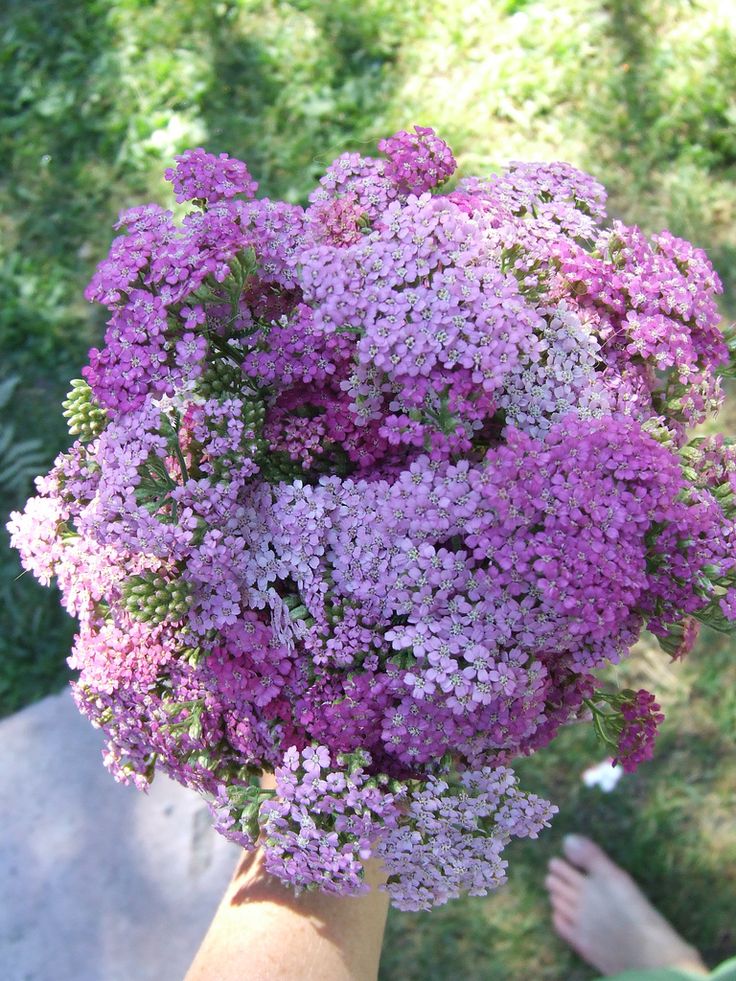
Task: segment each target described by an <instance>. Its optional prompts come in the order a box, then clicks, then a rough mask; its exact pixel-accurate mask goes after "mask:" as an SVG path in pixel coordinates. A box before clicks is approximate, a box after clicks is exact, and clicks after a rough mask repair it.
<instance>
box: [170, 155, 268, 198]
mask: <svg viewBox="0 0 736 981" xmlns="http://www.w3.org/2000/svg"><path fill="white" fill-rule="evenodd" d="M175 159H176V167H169V168H168V170H166V172H165V174H164V176H165V177H166V180H167V181H171V183H172V184H173V185H174V193H175V194H176V200H177V201H179V202H181V201H197V200H201V201H207V203H208V204H214V203H215V202H216V201H222V200H223V199H225V198H234V197H235V195H236V194H242V195H243V196H244V197H246V198H252V197H254V196H255V193H256V191H257V190H258V184H257V183H256V182H255V181H254V180H253V178H252V177H251V176H250V174H249V173H248V168H247V167H246V165H245V164H244V163H243V162H242V160H234V159H232V158H231V157H230V156H228V154H227V153H221V154H220V155H219V157H216V156H215V155H214V154H212V153H207V152H206V151H205V150H204V149H203V148H202V147H197V149H196V150H186V151H185V152H184V153H182V154H181V155H180V156H178V157H176V158H175Z"/></svg>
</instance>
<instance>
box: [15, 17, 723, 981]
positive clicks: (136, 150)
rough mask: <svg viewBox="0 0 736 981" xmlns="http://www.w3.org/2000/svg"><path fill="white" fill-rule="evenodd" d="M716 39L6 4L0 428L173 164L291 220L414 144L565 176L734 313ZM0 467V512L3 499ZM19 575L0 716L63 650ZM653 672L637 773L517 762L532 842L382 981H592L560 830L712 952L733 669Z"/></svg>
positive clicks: (522, 21)
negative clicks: (245, 190)
mask: <svg viewBox="0 0 736 981" xmlns="http://www.w3.org/2000/svg"><path fill="white" fill-rule="evenodd" d="M735 20H736V14H735V13H734V10H733V5H732V4H731V3H730V2H726V0H723V2H719V0H711V2H702V3H699V2H697V0H693V2H686V0H681V2H680V0H660V2H658V3H657V2H654V0H610V2H608V3H596V2H592V0H570V2H556V0H555V2H552V0H550V2H531V0H529V2H524V0H505V2H501V0H498V2H488V0H486V2H481V0H476V2H472V0H447V2H444V3H442V4H437V3H434V2H430V0H362V2H360V3H356V2H352V0H351V2H347V0H331V2H325V0H322V2H320V0H294V2H291V3H287V2H275V0H274V2H271V3H267V2H263V3H260V2H255V0H241V2H219V3H208V2H198V0H160V2H148V0H146V2H143V0H137V2H136V0H123V2H115V0H110V2H102V0H97V2H93V0H87V2H86V3H80V2H76V0H75V2H71V0H23V2H20V0H18V2H13V0H6V3H5V4H4V5H3V11H2V13H0V34H1V38H2V44H1V45H0V83H1V84H0V155H1V157H2V161H1V162H2V167H1V168H0V349H1V351H2V362H1V363H0V379H2V378H3V377H7V376H9V375H17V376H19V378H20V379H21V385H20V387H19V390H18V393H17V396H16V397H15V399H14V401H13V403H12V405H11V406H10V408H9V410H8V411H6V413H5V416H6V418H4V419H3V420H2V421H0V426H7V425H8V424H13V425H14V426H15V430H16V433H17V434H18V436H20V435H24V436H27V435H28V434H29V433H31V434H33V435H34V436H37V437H38V438H39V439H40V440H41V441H42V445H43V448H44V452H45V455H46V458H47V460H48V461H50V460H51V458H52V457H53V455H54V454H55V452H57V451H58V449H59V448H60V447H62V446H63V445H64V440H65V433H64V427H63V425H62V420H61V416H60V413H59V409H58V403H59V402H60V400H61V398H62V397H63V394H64V392H65V391H66V388H67V383H68V380H69V379H70V378H71V377H74V376H76V375H78V374H79V369H80V367H81V364H82V362H83V359H84V355H85V352H86V349H87V347H89V345H90V344H91V343H93V342H94V341H95V340H96V339H97V338H98V337H99V335H100V331H101V327H102V321H101V318H100V315H99V312H95V311H92V310H90V309H88V308H87V307H86V305H85V304H84V302H83V300H82V299H81V293H82V289H83V286H84V284H85V283H86V281H87V279H88V278H89V276H90V274H91V271H92V269H93V267H94V264H95V262H96V261H97V260H98V259H99V258H100V257H101V256H102V255H103V253H104V251H105V250H106V248H107V245H108V244H109V240H110V237H111V235H112V231H111V227H110V226H111V223H112V221H113V220H114V218H115V216H116V214H117V212H118V210H119V209H120V208H121V207H123V206H126V205H130V204H133V203H137V202H140V201H141V200H145V199H156V200H159V201H161V202H165V203H171V199H170V198H169V197H168V193H169V191H168V187H167V186H166V185H164V183H163V181H162V179H161V173H162V170H163V168H164V166H165V165H166V164H168V162H169V160H170V158H171V156H172V155H173V154H174V153H175V152H178V151H180V150H182V149H184V148H185V147H187V146H192V145H199V144H204V145H206V146H207V147H208V149H210V150H212V151H216V152H219V151H222V150H226V151H228V152H229V153H231V154H233V155H236V156H240V157H242V158H243V159H245V160H246V161H247V162H248V164H249V166H250V169H251V170H252V172H253V173H254V175H255V176H256V177H257V178H258V179H259V180H260V181H261V190H262V192H263V193H266V194H269V195H272V196H278V197H286V198H288V199H289V200H294V201H300V200H303V199H304V198H305V195H306V194H307V193H308V191H309V189H310V187H311V186H312V185H313V183H314V181H315V179H316V177H317V176H318V175H319V173H320V171H321V169H322V168H323V167H324V166H325V164H326V163H327V162H329V161H330V160H331V159H332V158H333V157H334V156H336V155H337V154H338V153H340V152H342V151H343V150H346V149H361V150H363V151H367V152H370V151H371V148H372V147H373V146H374V144H375V141H376V140H377V139H378V138H380V137H381V136H383V135H388V134H389V133H391V132H393V131H394V130H396V129H398V128H402V127H405V126H407V125H411V124H413V123H415V122H419V123H423V124H425V125H433V126H435V128H437V129H438V130H439V132H440V133H441V135H442V136H443V137H445V138H446V139H447V140H448V141H449V142H450V143H451V145H452V146H453V148H454V149H455V151H456V154H457V156H458V158H459V161H460V164H461V169H462V171H463V172H465V173H481V174H482V173H488V172H490V171H491V170H493V169H497V168H499V167H500V166H502V165H503V164H504V163H505V162H506V161H508V160H509V159H520V158H521V159H536V160H543V159H544V160H553V159H565V160H568V161H570V162H571V163H573V164H576V165H578V166H581V167H583V168H586V169H589V170H590V171H591V172H592V173H594V174H596V176H598V177H599V178H601V179H602V180H603V181H604V183H606V185H607V186H608V187H609V190H610V192H611V211H612V213H614V214H616V215H619V216H621V217H623V218H625V219H626V220H627V221H630V222H636V223H639V224H641V225H642V226H643V227H645V228H646V229H648V230H654V229H655V228H659V227H664V226H668V227H669V228H670V229H671V230H672V231H674V232H675V233H677V234H681V235H685V236H687V237H690V238H692V239H693V240H695V241H696V242H697V244H698V245H701V246H704V247H706V248H707V249H709V251H710V253H711V255H712V258H713V260H714V262H715V264H716V266H717V268H718V269H719V271H720V273H721V276H722V278H723V279H724V282H725V284H726V287H727V291H726V295H725V297H724V311H725V312H726V313H727V314H728V313H731V315H733V311H734V287H735V286H736V190H735V189H734V180H733V179H734V176H736V81H735V80H736V24H735V23H734V21H735ZM729 419H730V420H732V421H733V423H734V425H733V426H732V427H731V428H732V429H733V430H735V431H736V413H734V412H731V413H727V414H726V415H725V416H724V419H723V420H721V422H720V423H719V425H721V426H724V427H726V428H728V422H729ZM6 463H7V458H4V457H3V456H2V454H0V491H4V497H3V499H2V502H1V503H2V509H3V513H5V512H7V510H8V509H9V508H10V507H12V506H14V505H17V504H18V503H19V502H20V499H21V497H22V494H21V493H20V492H16V493H14V494H12V495H11V494H9V493H7V488H4V485H3V468H4V466H5V464H6ZM28 476H29V478H30V476H31V474H29V475H28ZM27 489H28V485H27V486H26V490H27ZM3 523H4V522H3ZM19 571H20V570H19V568H18V566H17V564H16V561H15V558H14V556H13V555H11V554H10V552H9V549H8V547H7V543H6V540H5V538H4V537H2V538H0V610H2V613H0V616H1V617H2V624H1V625H0V714H1V713H2V712H9V711H13V710H14V709H17V708H19V707H21V706H22V705H24V704H27V703H28V702H30V701H32V700H34V699H36V698H39V697H42V696H43V695H44V694H46V693H48V692H49V691H51V690H54V689H55V688H56V687H58V686H59V685H60V684H62V683H63V679H64V677H65V667H64V657H65V652H66V649H67V647H68V645H69V642H70V638H71V633H72V630H73V625H72V624H71V623H69V622H67V621H66V619H65V618H64V616H63V614H61V613H60V611H59V610H58V608H57V605H56V600H55V598H54V597H53V596H52V595H51V594H49V593H48V592H46V591H42V590H40V589H38V588H36V587H35V586H34V584H33V583H32V582H30V581H29V577H23V578H21V579H20V580H18V581H16V577H17V576H18V574H19ZM653 650H654V649H652V650H649V649H645V650H644V652H639V653H637V655H636V656H635V657H634V658H633V659H632V661H631V662H630V664H629V665H627V666H624V667H623V668H621V669H619V672H623V674H624V676H625V677H629V676H631V677H633V678H634V679H635V680H637V681H642V682H648V684H649V686H651V687H654V688H655V690H657V692H658V694H659V695H660V696H661V700H662V701H663V703H664V705H665V708H666V709H667V714H668V719H667V724H666V726H665V731H664V734H663V737H662V741H661V746H660V752H659V754H658V756H657V759H656V760H655V761H654V762H653V763H651V764H649V765H647V766H645V767H644V768H643V769H642V770H641V771H640V772H639V773H638V774H636V775H635V776H633V777H626V778H624V779H623V780H622V781H621V782H620V783H619V785H618V787H617V788H616V790H615V791H614V792H613V793H611V794H609V795H606V794H603V793H602V792H601V791H600V790H588V789H586V788H584V787H583V786H582V784H581V782H580V773H581V771H582V770H583V769H584V768H585V766H587V765H588V764H589V763H592V762H596V761H598V760H599V759H600V757H601V752H600V750H599V748H598V747H597V746H596V745H595V742H594V740H593V737H592V735H591V733H590V732H589V731H588V729H587V728H585V727H574V728H571V729H568V730H566V731H565V732H563V733H562V734H561V735H560V737H559V739H558V740H557V741H556V743H555V744H554V746H552V747H551V748H550V749H549V750H547V751H545V752H544V753H540V754H539V755H538V756H537V757H536V758H534V759H531V760H527V761H524V762H523V764H522V765H521V766H520V767H519V770H520V772H521V773H522V776H523V779H524V782H525V785H526V787H527V788H528V789H529V790H532V791H536V792H541V793H545V792H546V793H549V794H550V795H551V796H552V798H553V799H554V800H555V801H556V802H557V804H558V805H559V807H560V814H559V816H558V817H557V819H556V821H555V824H554V828H553V830H552V831H550V832H548V833H547V834H546V835H545V836H544V837H543V839H542V840H541V841H540V842H535V843H522V844H517V845H516V846H515V847H513V849H512V850H511V853H510V854H511V859H512V863H511V875H510V883H509V885H508V886H507V887H506V888H505V889H504V890H502V891H500V892H499V893H498V894H496V895H495V896H493V897H490V898H489V899H487V900H467V901H464V902H456V903H454V904H450V905H449V906H448V907H446V908H445V909H443V910H440V911H436V912H434V913H432V914H431V915H419V916H416V915H392V918H391V921H390V927H389V935H388V939H387V943H386V948H385V955H384V967H383V976H384V977H385V978H386V979H389V978H391V979H397V981H398V979H413V978H417V979H422V981H431V979H445V978H447V979H450V978H452V979H454V978H462V979H475V978H477V979H489V981H495V979H498V981H502V979H503V981H515V979H519V981H522V979H527V978H529V979H540V981H542V979H549V981H578V979H581V981H582V979H584V978H589V977H591V972H590V971H588V970H587V969H586V968H584V967H583V966H582V965H581V964H580V962H579V961H577V960H575V959H574V958H572V956H571V955H568V954H567V952H566V951H565V949H564V948H563V946H562V945H561V944H560V943H559V942H557V941H556V940H555V939H554V938H553V937H552V935H551V934H550V931H549V929H548V926H547V915H546V909H545V902H544V898H543V892H542V887H541V882H542V878H543V875H544V864H545V861H546V859H547V857H548V856H549V855H550V854H551V853H552V852H553V851H554V850H555V848H557V847H558V843H559V840H560V838H561V836H562V834H563V833H564V832H565V831H567V830H569V829H572V828H579V829H582V830H585V831H588V832H590V833H592V834H594V835H595V836H596V837H597V838H598V840H600V841H601V842H602V843H604V844H606V846H607V847H608V848H609V849H610V850H611V851H612V852H613V854H614V855H615V856H616V857H617V858H619V859H620V860H622V861H626V862H627V863H628V864H629V865H630V867H631V868H632V869H634V870H635V872H636V874H637V876H638V877H639V878H640V879H641V880H642V881H643V882H644V883H645V885H646V886H647V888H648V889H649V890H650V892H651V894H652V895H653V896H654V898H655V899H657V900H658V901H659V902H660V903H661V905H662V907H663V908H664V909H665V911H666V912H667V913H668V914H669V915H671V916H672V918H673V919H674V921H675V922H676V923H677V924H678V925H679V926H680V927H681V928H682V929H683V930H685V931H686V932H687V933H688V936H689V937H690V938H691V939H692V940H693V941H695V942H697V943H699V944H701V945H702V948H703V949H704V951H705V953H706V955H707V956H709V957H710V958H711V959H717V958H718V957H719V956H721V955H723V954H725V953H727V952H728V951H729V950H733V949H734V948H736V936H734V934H733V927H732V924H734V923H736V882H735V881H734V877H735V876H736V830H734V825H733V821H732V815H733V812H734V804H736V781H735V777H734V772H735V768H734V765H733V761H734V748H735V747H734V731H736V664H735V659H734V657H733V650H732V648H730V647H729V646H728V645H727V644H726V643H724V642H723V640H722V639H721V638H720V637H718V636H716V635H714V634H709V635H707V636H706V637H704V638H703V640H702V641H701V643H700V646H699V648H698V650H697V651H696V653H695V654H694V655H693V656H692V658H691V659H690V661H689V662H688V663H687V664H684V665H674V666H670V665H669V664H668V663H667V658H666V657H664V655H662V654H660V653H653ZM627 672H628V673H629V674H628V675H627Z"/></svg>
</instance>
